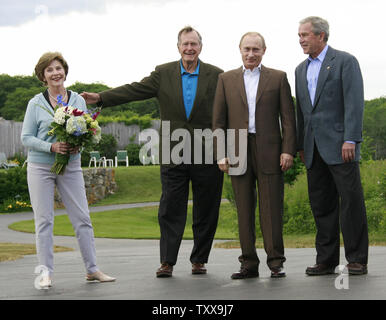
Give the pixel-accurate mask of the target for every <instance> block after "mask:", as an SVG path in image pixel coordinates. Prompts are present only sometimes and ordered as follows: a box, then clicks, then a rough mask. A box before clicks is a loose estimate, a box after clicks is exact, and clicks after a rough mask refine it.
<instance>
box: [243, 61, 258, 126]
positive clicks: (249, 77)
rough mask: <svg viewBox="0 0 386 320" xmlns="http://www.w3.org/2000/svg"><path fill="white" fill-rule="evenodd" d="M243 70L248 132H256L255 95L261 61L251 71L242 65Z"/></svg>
mask: <svg viewBox="0 0 386 320" xmlns="http://www.w3.org/2000/svg"><path fill="white" fill-rule="evenodd" d="M243 71H244V85H245V93H246V95H247V102H248V110H249V124H248V132H249V133H256V126H255V122H256V121H255V111H256V95H257V88H258V87H259V80H260V71H261V63H260V64H259V66H258V67H256V68H254V69H253V70H252V71H251V70H250V69H246V68H245V66H243Z"/></svg>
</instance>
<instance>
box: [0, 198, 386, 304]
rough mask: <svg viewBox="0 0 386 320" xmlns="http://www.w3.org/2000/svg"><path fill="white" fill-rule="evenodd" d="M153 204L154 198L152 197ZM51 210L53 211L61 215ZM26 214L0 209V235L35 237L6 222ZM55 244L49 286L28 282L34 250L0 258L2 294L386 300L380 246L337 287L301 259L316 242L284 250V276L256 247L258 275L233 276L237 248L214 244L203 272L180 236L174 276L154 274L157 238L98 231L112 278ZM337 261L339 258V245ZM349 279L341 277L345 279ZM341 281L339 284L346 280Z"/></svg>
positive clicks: (65, 241)
mask: <svg viewBox="0 0 386 320" xmlns="http://www.w3.org/2000/svg"><path fill="white" fill-rule="evenodd" d="M145 205H146V206H147V205H149V203H147V204H131V205H116V206H109V207H91V208H90V210H91V211H92V212H97V211H105V210H111V209H122V208H132V207H138V206H145ZM151 205H157V203H152V204H151ZM63 213H65V211H64V210H57V212H56V214H63ZM32 218H33V216H32V213H18V214H12V215H0V242H17V243H34V235H33V234H28V233H22V232H16V231H12V230H10V229H8V227H7V226H8V225H9V224H10V223H13V222H15V221H20V220H24V219H27V220H28V219H32ZM55 244H56V245H62V246H67V247H72V248H74V249H75V251H72V252H64V253H56V254H55V274H54V286H53V288H52V289H50V290H44V291H43V290H36V289H35V288H34V285H33V284H34V279H35V277H36V275H35V274H34V273H33V272H34V269H35V267H36V266H37V264H38V262H37V258H36V255H27V256H25V257H24V258H22V259H19V260H16V261H9V262H2V263H0V300H4V299H9V300H15V299H18V300H19V299H22V300H32V299H39V300H59V299H64V300H66V299H74V300H80V299H90V300H91V299H116V300H124V299H130V300H159V299H161V300H260V299H261V300H264V299H270V300H271V299H280V300H287V299H311V300H313V299H386V276H385V271H386V269H385V260H386V259H385V257H386V247H370V258H369V274H368V275H365V276H350V277H348V289H344V288H343V289H340V290H338V289H336V287H335V282H336V278H337V277H338V275H328V276H322V277H308V276H306V275H305V274H304V271H305V268H306V266H307V265H312V264H314V259H315V249H313V248H307V249H286V257H287V262H286V264H285V267H286V272H287V277H286V278H283V279H271V278H270V272H269V269H268V267H267V266H266V264H265V263H264V262H265V259H266V255H265V252H264V250H262V249H258V255H259V257H260V260H261V262H262V263H261V264H260V277H259V278H255V279H248V280H231V279H230V275H231V274H232V273H233V272H235V271H237V270H238V269H239V263H238V261H237V257H238V255H239V254H240V249H218V248H213V250H212V252H211V256H210V261H209V263H208V264H207V268H208V274H207V275H199V276H193V275H191V273H190V263H189V255H190V251H191V248H192V241H188V240H186V241H183V242H182V245H181V249H180V254H179V259H178V262H177V265H176V266H175V269H174V273H173V277H172V278H166V279H157V278H156V277H155V271H156V269H157V267H158V266H159V247H158V245H159V241H158V240H127V239H102V238H96V239H95V244H96V249H97V258H98V266H99V267H100V269H101V270H102V271H104V272H106V273H108V274H110V275H112V276H115V277H116V278H117V281H116V282H114V283H104V284H101V283H86V281H85V280H84V276H85V270H84V266H83V263H82V259H81V256H80V253H79V249H78V246H77V242H76V239H75V238H73V237H61V236H60V237H55ZM341 263H342V264H344V263H345V259H344V253H343V249H342V251H341ZM345 281H347V278H346V279H345ZM345 281H342V282H340V283H341V286H343V284H347V282H345Z"/></svg>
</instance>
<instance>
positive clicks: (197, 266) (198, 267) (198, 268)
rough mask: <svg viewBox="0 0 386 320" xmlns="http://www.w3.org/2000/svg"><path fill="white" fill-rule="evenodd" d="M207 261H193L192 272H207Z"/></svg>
mask: <svg viewBox="0 0 386 320" xmlns="http://www.w3.org/2000/svg"><path fill="white" fill-rule="evenodd" d="M206 272H207V270H206V268H205V263H192V274H206Z"/></svg>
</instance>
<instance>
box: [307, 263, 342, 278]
mask: <svg viewBox="0 0 386 320" xmlns="http://www.w3.org/2000/svg"><path fill="white" fill-rule="evenodd" d="M334 273H335V267H332V266H328V265H325V264H321V263H317V264H315V265H313V266H311V267H307V269H306V274H308V275H309V276H323V275H325V274H334Z"/></svg>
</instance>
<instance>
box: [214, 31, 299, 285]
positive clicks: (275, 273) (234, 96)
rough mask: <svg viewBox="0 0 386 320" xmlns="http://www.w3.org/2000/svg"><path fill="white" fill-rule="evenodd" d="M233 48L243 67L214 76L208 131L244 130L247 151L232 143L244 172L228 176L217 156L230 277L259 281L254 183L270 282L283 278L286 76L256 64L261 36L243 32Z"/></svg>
mask: <svg viewBox="0 0 386 320" xmlns="http://www.w3.org/2000/svg"><path fill="white" fill-rule="evenodd" d="M239 47H240V53H241V57H242V60H243V66H242V67H240V68H238V69H235V70H231V71H228V72H225V73H222V74H221V75H220V76H219V80H218V83H217V89H216V96H215V101H214V106H213V130H216V129H221V130H226V129H233V130H235V132H236V136H238V137H240V135H241V131H242V130H245V131H246V130H248V138H247V140H248V141H247V143H246V146H247V150H242V146H241V145H242V144H241V143H239V144H238V143H237V142H238V141H239V139H237V138H236V143H235V144H234V145H235V149H236V150H235V154H239V155H241V154H243V153H245V152H246V157H247V161H246V170H240V171H239V172H238V173H237V174H235V175H231V171H230V170H231V169H232V167H230V165H231V164H232V162H230V161H229V158H228V157H226V158H224V159H221V157H220V155H217V160H218V164H219V167H220V169H221V170H222V171H224V172H228V171H229V173H230V175H231V180H232V187H233V190H234V194H235V201H236V206H237V214H238V224H239V236H240V245H241V253H242V254H241V256H240V257H239V261H240V262H241V268H240V271H239V272H236V273H234V274H232V277H231V278H232V279H245V278H252V277H258V276H259V271H258V269H259V263H260V261H259V258H258V256H257V253H256V247H255V241H256V232H255V214H256V205H257V193H256V181H257V184H258V192H259V197H258V198H259V211H260V215H259V216H260V226H261V231H262V234H263V240H264V248H265V251H266V253H267V264H268V266H269V268H270V270H271V277H283V276H285V271H284V269H283V263H284V261H285V260H286V259H285V257H284V245H283V236H282V228H283V222H282V218H283V193H284V182H283V172H284V171H286V170H288V169H289V168H290V167H291V166H292V164H293V156H294V155H295V154H296V132H295V127H296V124H295V109H294V105H293V101H292V97H291V89H290V86H289V84H288V80H287V76H286V74H285V73H284V72H283V71H279V70H275V69H270V68H267V67H265V66H263V65H262V64H261V60H262V58H263V55H264V53H265V50H266V46H265V41H264V38H263V36H262V35H261V34H259V33H257V32H248V33H246V34H245V35H243V37H242V38H241V41H240V45H239ZM228 151H229V150H228ZM228 154H229V153H228ZM241 162H242V161H240V163H239V165H240V164H241Z"/></svg>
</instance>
